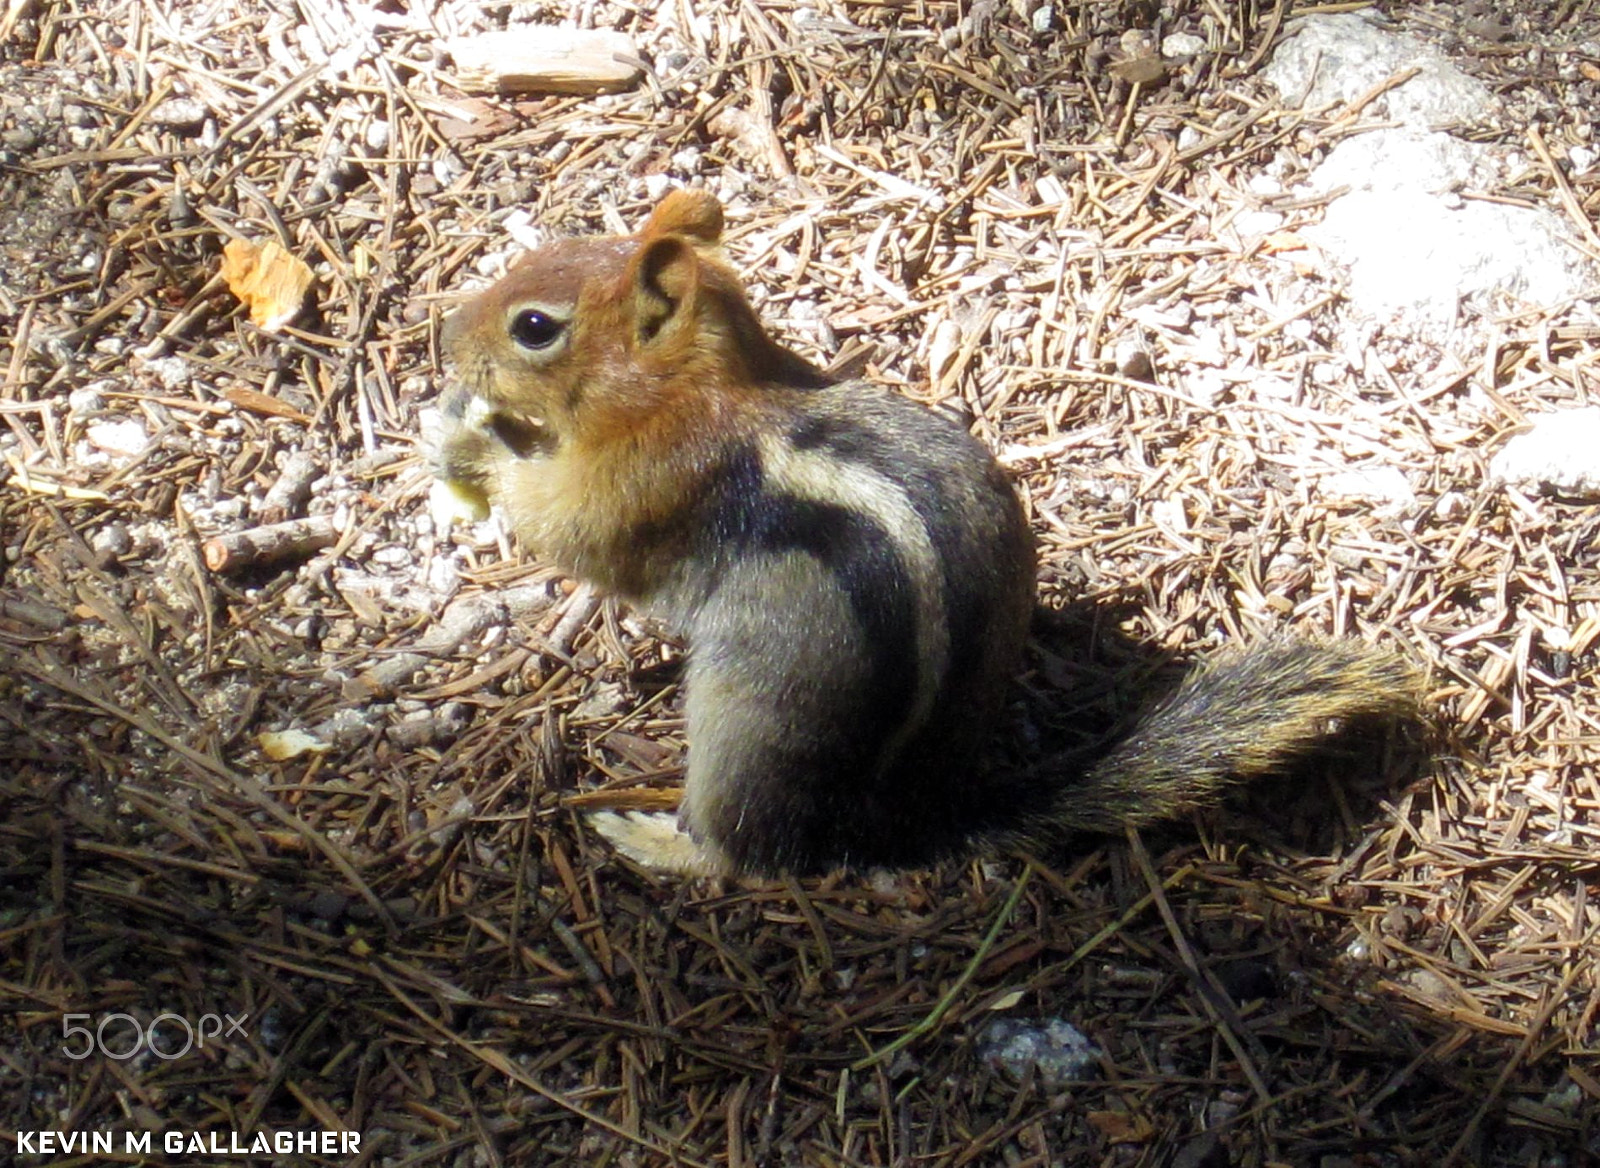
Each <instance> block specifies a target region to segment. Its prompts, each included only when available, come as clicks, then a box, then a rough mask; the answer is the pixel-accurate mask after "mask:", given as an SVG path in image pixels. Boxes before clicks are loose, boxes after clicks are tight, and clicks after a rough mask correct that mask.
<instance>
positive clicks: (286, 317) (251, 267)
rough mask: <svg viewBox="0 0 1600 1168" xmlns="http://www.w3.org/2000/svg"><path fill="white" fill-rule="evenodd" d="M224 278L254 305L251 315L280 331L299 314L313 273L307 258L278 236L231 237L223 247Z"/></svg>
mask: <svg viewBox="0 0 1600 1168" xmlns="http://www.w3.org/2000/svg"><path fill="white" fill-rule="evenodd" d="M222 278H223V279H224V280H226V281H227V284H228V288H229V290H230V291H231V292H232V293H233V294H234V295H235V296H237V297H238V298H239V299H240V300H241V301H243V302H244V304H245V307H247V308H249V309H250V319H251V320H252V321H254V322H255V324H256V325H257V326H258V327H260V328H264V329H266V330H268V331H269V332H276V331H277V330H278V329H281V328H282V327H283V326H284V325H286V324H288V323H289V322H290V321H291V320H293V319H294V318H295V317H296V316H297V315H298V314H299V312H300V308H301V306H302V305H303V304H304V303H305V299H306V292H307V291H308V290H309V289H310V287H311V281H312V278H313V277H312V275H311V269H310V268H308V267H307V266H306V264H305V261H303V260H301V259H299V258H298V257H296V256H293V255H291V254H289V253H288V252H287V251H285V250H284V249H283V248H282V247H281V246H280V245H279V244H278V243H277V242H276V241H275V240H271V239H269V240H267V241H266V242H265V243H254V242H252V241H250V240H248V239H230V240H229V241H228V243H227V246H225V247H224V248H223V249H222Z"/></svg>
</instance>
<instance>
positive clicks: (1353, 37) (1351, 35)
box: [1262, 13, 1494, 126]
mask: <svg viewBox="0 0 1600 1168" xmlns="http://www.w3.org/2000/svg"><path fill="white" fill-rule="evenodd" d="M1290 33H1291V35H1290V36H1289V37H1288V38H1287V39H1286V40H1285V41H1284V42H1283V44H1282V45H1281V46H1279V48H1278V49H1277V51H1276V52H1274V53H1273V55H1272V60H1271V61H1269V62H1268V63H1267V67H1266V68H1265V69H1264V70H1263V71H1262V76H1264V77H1265V78H1266V80H1267V82H1268V84H1270V85H1272V86H1274V87H1275V88H1276V89H1277V90H1278V92H1279V93H1280V94H1282V95H1283V97H1284V99H1285V100H1286V101H1290V102H1299V103H1301V104H1303V105H1305V106H1307V107H1309V108H1315V107H1317V106H1324V105H1329V104H1336V103H1340V102H1349V101H1353V100H1355V99H1356V98H1357V97H1360V96H1361V95H1362V94H1364V93H1367V92H1368V91H1369V90H1371V89H1372V88H1373V87H1374V86H1376V85H1379V84H1381V83H1382V82H1384V81H1387V80H1388V79H1389V78H1390V77H1393V76H1394V75H1395V74H1396V73H1399V72H1401V71H1402V70H1404V69H1409V68H1411V67H1412V66H1416V67H1418V69H1419V70H1420V71H1419V72H1418V73H1417V75H1416V76H1415V77H1413V78H1411V80H1409V81H1407V82H1406V83H1405V84H1404V85H1399V86H1396V87H1395V88H1394V89H1391V90H1389V92H1387V93H1385V94H1384V95H1383V96H1381V97H1379V98H1378V99H1377V101H1375V102H1374V103H1373V106H1371V107H1369V108H1368V111H1367V112H1368V113H1376V114H1377V115H1378V116H1380V117H1381V116H1384V115H1385V114H1386V115H1387V116H1388V117H1390V118H1393V119H1395V120H1397V121H1403V122H1409V123H1411V124H1412V125H1418V126H1423V125H1428V124H1431V123H1437V122H1455V121H1472V120H1476V119H1478V118H1481V117H1484V116H1485V115H1486V114H1488V113H1489V111H1490V110H1491V109H1492V108H1493V106H1494V98H1493V97H1492V96H1491V95H1490V93H1489V90H1488V88H1487V87H1486V86H1485V85H1484V84H1483V83H1482V82H1481V81H1477V80H1475V79H1473V78H1471V77H1468V76H1467V75H1466V74H1465V73H1463V72H1461V70H1460V69H1457V68H1456V67H1455V65H1454V64H1452V63H1451V62H1450V61H1449V60H1448V59H1446V58H1445V57H1443V56H1441V55H1440V54H1439V53H1437V52H1435V51H1434V50H1433V49H1430V48H1428V47H1427V46H1425V45H1424V44H1422V42H1420V41H1418V40H1416V39H1414V38H1412V37H1409V36H1406V35H1404V34H1402V33H1394V32H1389V31H1387V30H1385V29H1381V28H1378V27H1377V26H1376V25H1374V24H1373V23H1371V22H1370V21H1369V20H1367V19H1366V18H1365V17H1364V16H1362V15H1360V14H1358V13H1340V14H1334V15H1326V16H1311V17H1307V18H1306V19H1305V20H1303V21H1297V22H1294V23H1293V24H1291V26H1290ZM1308 80H1309V81H1310V87H1309V89H1308V88H1307V82H1308Z"/></svg>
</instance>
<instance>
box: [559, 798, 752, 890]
mask: <svg viewBox="0 0 1600 1168" xmlns="http://www.w3.org/2000/svg"><path fill="white" fill-rule="evenodd" d="M588 819H589V826H590V827H592V828H594V829H595V831H597V832H599V833H600V835H601V836H602V837H604V839H605V841H606V842H607V843H609V844H610V845H611V846H612V847H614V848H616V849H617V851H619V852H621V853H622V854H623V855H624V856H626V857H628V859H630V860H632V861H633V862H634V863H635V864H638V865H639V866H640V867H641V868H644V869H645V870H646V871H649V872H662V873H667V874H669V875H673V876H731V875H733V874H734V873H733V870H732V865H730V864H729V863H728V862H727V860H725V859H724V858H723V857H722V856H721V855H719V854H718V853H717V852H715V851H714V850H713V849H711V848H707V847H705V846H703V845H702V844H700V843H698V842H696V841H695V839H694V838H693V837H691V836H690V835H689V833H688V832H686V831H684V830H683V828H682V826H680V824H679V823H678V817H677V816H676V815H674V814H672V813H670V812H666V811H624V812H617V811H596V812H595V813H593V814H592V815H590V816H589V817H588Z"/></svg>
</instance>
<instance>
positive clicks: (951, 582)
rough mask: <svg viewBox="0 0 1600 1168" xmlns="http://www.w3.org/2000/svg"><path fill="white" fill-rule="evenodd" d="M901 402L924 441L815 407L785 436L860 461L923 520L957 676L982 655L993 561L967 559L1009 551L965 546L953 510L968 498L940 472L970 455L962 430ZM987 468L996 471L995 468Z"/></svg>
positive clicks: (950, 669)
mask: <svg viewBox="0 0 1600 1168" xmlns="http://www.w3.org/2000/svg"><path fill="white" fill-rule="evenodd" d="M906 404H907V405H908V406H910V407H911V410H916V411H920V412H921V413H923V414H925V416H923V417H916V416H915V415H914V414H910V412H909V411H908V417H907V419H906V426H907V429H910V428H912V427H913V426H914V427H915V428H916V429H919V430H923V431H925V433H926V441H924V442H921V443H918V444H917V445H916V446H915V447H914V448H910V449H908V447H910V446H911V444H912V442H913V441H914V440H913V439H912V438H911V436H910V435H909V434H907V433H905V432H903V431H902V432H901V433H900V434H899V438H898V441H899V445H896V444H893V443H886V442H885V441H884V438H883V436H882V434H880V433H878V432H877V431H876V430H874V429H872V428H870V427H868V426H864V425H861V424H860V423H858V422H854V421H851V420H850V419H848V418H840V417H830V416H817V415H813V416H810V417H806V418H803V419H801V421H800V422H799V423H798V424H796V425H795V426H794V427H793V428H792V429H791V430H790V431H789V441H790V442H791V443H792V444H793V445H794V448H795V449H796V450H824V451H826V452H827V453H829V454H831V455H833V456H835V457H837V458H839V459H841V460H843V461H845V462H853V463H855V464H856V465H858V466H863V467H865V468H866V469H868V470H870V471H872V472H873V473H875V474H877V475H879V476H881V477H883V478H885V479H887V480H888V481H889V482H891V483H894V484H895V485H896V486H898V487H899V488H900V489H901V490H903V491H904V492H905V494H906V500H907V501H908V502H909V503H910V504H911V509H912V510H913V511H915V512H916V514H917V517H918V518H919V519H921V520H922V523H923V526H924V528H926V530H927V532H928V537H929V539H930V540H932V542H933V550H934V554H935V555H936V556H937V558H938V560H939V565H940V568H941V569H942V571H943V579H942V583H943V599H944V614H945V622H946V624H947V626H948V628H949V630H950V657H949V660H948V661H946V663H945V674H946V676H947V677H963V676H966V675H967V674H968V673H969V672H970V671H972V670H974V669H975V668H977V664H978V660H979V659H980V658H981V656H982V653H983V644H982V640H983V637H984V635H985V632H986V630H987V628H988V609H989V606H990V604H991V603H992V602H993V597H992V596H991V595H990V594H989V591H988V590H987V589H986V588H984V587H982V586H981V585H979V582H980V581H983V582H987V581H989V580H990V579H991V578H992V572H993V569H994V568H996V567H997V566H998V565H997V564H996V563H995V562H994V560H990V561H989V562H987V563H974V562H971V561H972V560H973V558H974V556H978V555H983V556H986V557H995V558H996V559H998V558H1002V557H1004V556H1006V555H1009V554H1010V549H1005V548H993V549H985V550H983V551H979V550H977V549H974V548H972V547H970V546H969V542H970V541H968V540H967V539H965V538H964V534H965V532H964V529H963V528H962V526H961V523H960V521H959V520H958V519H957V518H956V517H957V516H959V515H960V514H961V512H962V511H963V510H964V508H965V507H966V506H967V505H968V504H964V503H958V502H957V501H955V500H954V499H952V497H951V488H950V485H949V484H948V483H947V482H946V481H945V475H944V474H941V471H943V472H945V473H946V474H947V473H949V472H950V470H951V468H953V467H954V465H955V464H956V462H957V461H958V460H959V459H960V458H962V457H963V456H965V457H968V458H970V457H972V452H970V451H968V450H967V449H966V447H967V445H968V443H969V441H970V439H969V438H968V435H966V434H965V433H962V432H961V431H959V429H958V428H957V427H956V426H955V425H954V423H951V422H948V421H946V420H945V419H944V418H942V417H940V416H939V415H937V414H934V413H932V412H931V411H922V410H921V407H918V406H914V405H911V403H906ZM912 418H915V421H914V422H913V421H912V420H911V419H912ZM994 473H995V474H996V475H998V474H999V472H998V470H995V472H994ZM1010 489H1011V488H1010V486H1009V485H1008V484H1006V483H1005V482H1004V481H1003V480H1001V481H999V482H998V484H997V490H998V491H1001V492H1009V491H1010Z"/></svg>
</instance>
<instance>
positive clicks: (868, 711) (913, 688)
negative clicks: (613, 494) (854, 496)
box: [706, 447, 920, 757]
mask: <svg viewBox="0 0 1600 1168" xmlns="http://www.w3.org/2000/svg"><path fill="white" fill-rule="evenodd" d="M715 482H716V487H715V491H714V496H713V498H714V501H713V502H712V507H711V515H710V522H709V523H708V524H707V525H706V531H707V538H708V540H709V541H710V544H711V547H710V548H709V549H708V550H714V552H715V554H720V555H723V556H727V557H730V558H737V557H739V556H741V555H743V554H746V553H748V552H752V551H754V552H771V553H775V554H782V553H784V552H791V551H798V552H803V553H804V554H806V555H808V556H811V557H812V558H814V559H815V560H817V561H818V562H819V563H821V564H823V565H824V566H825V567H826V568H827V569H828V570H829V571H830V572H832V573H833V577H834V580H835V581H836V582H837V583H838V585H839V588H840V590H841V591H842V592H843V593H844V594H845V596H846V598H847V599H848V600H849V603H850V608H851V610H852V611H853V612H854V613H855V615H856V619H857V620H858V621H859V622H860V625H861V636H862V640H863V642H864V644H865V646H866V648H867V651H868V652H869V654H870V655H871V677H872V682H871V689H870V692H869V694H868V695H867V697H868V699H869V700H868V702H867V707H868V708H865V709H863V710H862V711H860V712H861V714H862V723H859V724H858V727H857V728H858V730H861V731H864V732H866V733H867V734H868V735H869V736H871V737H872V738H874V739H876V740H877V742H878V744H879V745H881V742H882V740H883V738H885V737H887V736H888V735H890V734H892V733H894V732H895V731H897V730H898V729H899V728H900V726H901V724H902V723H903V722H904V721H905V718H906V717H907V715H908V714H909V713H910V711H911V708H912V706H913V704H914V703H915V701H916V698H917V685H918V669H917V666H918V661H919V659H920V653H919V644H918V629H917V595H916V590H915V588H913V586H912V581H911V578H910V574H909V573H908V572H907V570H906V567H905V564H904V563H903V562H902V560H901V558H900V556H899V554H898V553H897V551H896V549H895V547H894V544H893V542H892V541H891V540H890V538H889V535H888V533H887V532H886V531H884V529H883V528H882V527H881V526H879V525H878V524H877V523H875V522H874V521H873V520H872V519H871V518H870V517H869V516H865V515H862V514H861V513H859V512H856V511H852V510H850V509H849V508H847V507H841V506H839V505H837V504H834V503H827V502H822V501H818V500H815V499H801V498H796V497H795V496H793V495H785V494H778V493H774V492H771V491H769V490H768V489H767V487H766V483H765V477H764V475H763V473H762V469H761V460H760V457H759V456H758V454H757V453H756V451H755V450H754V449H752V448H743V447H741V448H738V449H735V450H734V451H732V452H731V453H730V455H729V456H728V458H727V460H726V461H725V462H724V464H723V465H722V467H721V468H720V470H719V473H718V474H717V475H716V477H715ZM868 757H871V753H870V752H869V755H868Z"/></svg>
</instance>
